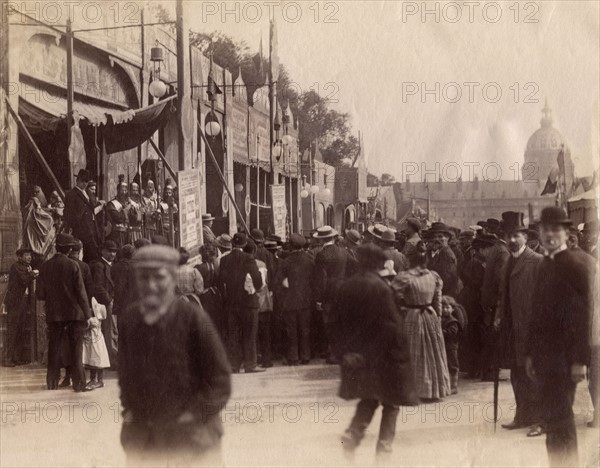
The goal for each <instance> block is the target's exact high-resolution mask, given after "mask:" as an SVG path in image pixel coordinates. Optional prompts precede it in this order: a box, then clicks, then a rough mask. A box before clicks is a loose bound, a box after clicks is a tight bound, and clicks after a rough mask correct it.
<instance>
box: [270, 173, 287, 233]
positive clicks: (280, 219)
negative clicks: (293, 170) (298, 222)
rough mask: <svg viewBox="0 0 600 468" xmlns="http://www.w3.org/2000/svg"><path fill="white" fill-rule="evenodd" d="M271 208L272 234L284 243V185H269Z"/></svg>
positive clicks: (285, 211) (285, 212)
mask: <svg viewBox="0 0 600 468" xmlns="http://www.w3.org/2000/svg"><path fill="white" fill-rule="evenodd" d="M271 200H272V203H271V206H272V210H273V233H274V234H275V235H277V236H279V237H281V239H282V240H283V241H286V234H287V231H286V217H287V208H286V206H285V185H271Z"/></svg>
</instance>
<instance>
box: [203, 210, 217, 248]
mask: <svg viewBox="0 0 600 468" xmlns="http://www.w3.org/2000/svg"><path fill="white" fill-rule="evenodd" d="M214 221H215V218H214V216H213V215H211V214H210V213H206V214H203V215H202V237H203V238H204V244H205V245H208V244H212V245H215V246H216V245H217V237H216V236H215V234H214V232H213V231H212V225H213V222H214Z"/></svg>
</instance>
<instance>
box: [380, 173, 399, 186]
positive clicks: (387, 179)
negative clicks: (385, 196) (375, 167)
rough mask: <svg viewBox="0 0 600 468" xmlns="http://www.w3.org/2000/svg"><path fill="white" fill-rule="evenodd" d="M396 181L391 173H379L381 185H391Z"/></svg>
mask: <svg viewBox="0 0 600 468" xmlns="http://www.w3.org/2000/svg"><path fill="white" fill-rule="evenodd" d="M395 182H396V178H395V177H394V176H393V175H391V174H387V173H384V174H381V185H392V184H393V183H395Z"/></svg>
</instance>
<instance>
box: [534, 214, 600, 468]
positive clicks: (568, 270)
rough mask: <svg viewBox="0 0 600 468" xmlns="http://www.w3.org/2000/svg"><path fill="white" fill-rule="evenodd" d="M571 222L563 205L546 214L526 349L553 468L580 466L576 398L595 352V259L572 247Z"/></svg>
mask: <svg viewBox="0 0 600 468" xmlns="http://www.w3.org/2000/svg"><path fill="white" fill-rule="evenodd" d="M570 225H571V220H570V219H568V218H567V214H566V213H565V212H564V210H563V209H562V208H559V207H547V208H544V209H543V210H542V213H541V232H540V237H541V241H542V245H543V246H544V248H545V249H546V252H547V255H546V256H545V257H544V259H543V261H542V263H541V264H540V267H539V272H538V276H537V281H536V283H535V285H534V289H535V294H534V299H533V306H532V312H531V320H530V325H529V331H528V336H527V340H526V348H525V355H526V358H525V368H526V372H527V375H528V376H529V378H530V379H532V380H535V381H536V382H537V383H538V385H539V386H540V403H541V415H542V420H543V422H544V424H545V429H546V449H547V451H548V458H549V464H550V466H553V467H554V466H560V467H572V466H579V461H578V456H577V432H576V430H575V419H574V415H573V402H574V399H575V390H576V387H577V383H579V382H581V381H582V380H584V379H585V375H586V364H587V362H588V360H589V356H590V330H589V326H590V318H591V313H592V308H593V306H594V304H593V302H594V301H593V290H594V285H593V279H594V269H595V266H594V262H593V259H591V258H590V257H589V256H588V255H587V254H585V253H584V252H581V251H578V250H571V249H569V248H568V247H567V238H568V226H570Z"/></svg>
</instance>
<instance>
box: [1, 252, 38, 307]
mask: <svg viewBox="0 0 600 468" xmlns="http://www.w3.org/2000/svg"><path fill="white" fill-rule="evenodd" d="M33 278H34V275H33V272H32V270H31V267H30V266H29V265H26V264H25V263H23V262H21V261H16V262H15V263H13V264H12V266H11V267H10V270H9V271H8V288H7V290H6V296H5V298H4V305H5V306H6V310H11V311H12V310H15V311H16V310H18V309H20V307H21V304H22V301H23V297H24V296H25V290H26V289H27V288H28V287H29V286H31V283H32V282H33Z"/></svg>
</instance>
